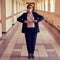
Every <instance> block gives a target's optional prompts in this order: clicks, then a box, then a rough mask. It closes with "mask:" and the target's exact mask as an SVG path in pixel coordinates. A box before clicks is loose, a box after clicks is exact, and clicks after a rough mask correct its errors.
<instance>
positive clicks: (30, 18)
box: [17, 4, 44, 59]
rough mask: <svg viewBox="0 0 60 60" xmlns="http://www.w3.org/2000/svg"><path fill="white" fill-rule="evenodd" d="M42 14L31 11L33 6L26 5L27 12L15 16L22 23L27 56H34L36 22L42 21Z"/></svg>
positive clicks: (37, 28)
mask: <svg viewBox="0 0 60 60" xmlns="http://www.w3.org/2000/svg"><path fill="white" fill-rule="evenodd" d="M43 19H44V18H43V16H41V15H39V14H37V13H36V12H34V11H33V6H32V5H31V4H29V5H28V6H27V12H26V13H23V14H22V15H21V16H20V17H18V18H17V21H19V22H21V23H23V27H22V33H25V38H26V45H27V51H28V58H29V59H30V58H34V50H35V45H36V38H37V33H38V32H39V26H38V22H40V21H42V20H43Z"/></svg>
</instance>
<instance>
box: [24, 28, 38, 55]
mask: <svg viewBox="0 0 60 60" xmlns="http://www.w3.org/2000/svg"><path fill="white" fill-rule="evenodd" d="M25 38H26V45H27V50H28V54H34V50H35V45H36V38H37V33H34V29H33V28H31V29H28V32H27V33H25Z"/></svg>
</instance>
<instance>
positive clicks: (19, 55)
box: [0, 22, 60, 60]
mask: <svg viewBox="0 0 60 60" xmlns="http://www.w3.org/2000/svg"><path fill="white" fill-rule="evenodd" d="M39 26H40V29H41V31H40V33H38V37H37V43H36V49H35V59H34V60H60V45H59V40H60V36H59V35H58V34H57V33H56V32H55V30H54V29H52V30H53V31H50V29H51V28H50V27H49V26H47V24H46V22H41V23H39ZM21 27H22V24H19V26H18V27H17V26H15V27H14V28H15V29H13V34H14V35H12V33H11V34H10V36H9V38H7V36H6V38H7V40H6V39H3V40H1V41H0V60H29V59H28V58H27V49H26V43H25V37H24V34H22V33H21ZM48 27H49V28H48ZM15 30H16V32H15ZM55 33H56V35H55ZM31 60H32V59H31Z"/></svg>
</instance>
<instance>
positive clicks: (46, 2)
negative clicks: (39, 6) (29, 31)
mask: <svg viewBox="0 0 60 60" xmlns="http://www.w3.org/2000/svg"><path fill="white" fill-rule="evenodd" d="M45 11H48V0H45Z"/></svg>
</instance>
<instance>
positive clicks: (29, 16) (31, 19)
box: [27, 14, 35, 28]
mask: <svg viewBox="0 0 60 60" xmlns="http://www.w3.org/2000/svg"><path fill="white" fill-rule="evenodd" d="M27 20H28V21H31V22H32V21H33V20H34V16H33V14H27ZM34 27H35V24H34V23H27V28H34Z"/></svg>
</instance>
